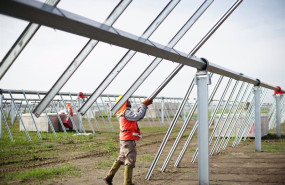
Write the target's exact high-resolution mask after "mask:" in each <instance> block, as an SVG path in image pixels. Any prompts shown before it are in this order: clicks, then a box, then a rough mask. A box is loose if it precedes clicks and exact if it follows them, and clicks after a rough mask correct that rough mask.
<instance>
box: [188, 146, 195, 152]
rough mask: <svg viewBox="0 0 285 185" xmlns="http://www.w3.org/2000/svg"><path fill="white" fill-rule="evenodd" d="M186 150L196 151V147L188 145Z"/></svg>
mask: <svg viewBox="0 0 285 185" xmlns="http://www.w3.org/2000/svg"><path fill="white" fill-rule="evenodd" d="M187 151H188V152H195V151H196V147H189V148H188V150H187Z"/></svg>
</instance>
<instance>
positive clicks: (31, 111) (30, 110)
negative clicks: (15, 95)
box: [23, 90, 42, 139]
mask: <svg viewBox="0 0 285 185" xmlns="http://www.w3.org/2000/svg"><path fill="white" fill-rule="evenodd" d="M23 95H24V98H25V100H26V103H27V106H28V109H29V112H30V114H31V117H32V120H33V123H34V126H35V128H36V131H37V134H38V137H39V139H42V136H41V134H40V132H39V130H38V126H37V123H36V121H35V118H34V116H33V110H32V109H31V108H30V106H29V102H28V100H27V97H26V94H25V91H24V90H23Z"/></svg>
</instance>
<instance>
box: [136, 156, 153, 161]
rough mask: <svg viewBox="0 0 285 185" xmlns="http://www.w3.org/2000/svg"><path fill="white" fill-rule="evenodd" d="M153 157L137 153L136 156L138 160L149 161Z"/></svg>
mask: <svg viewBox="0 0 285 185" xmlns="http://www.w3.org/2000/svg"><path fill="white" fill-rule="evenodd" d="M153 159H154V156H151V155H139V156H138V160H140V161H146V162H151V161H153Z"/></svg>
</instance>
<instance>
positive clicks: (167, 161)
mask: <svg viewBox="0 0 285 185" xmlns="http://www.w3.org/2000/svg"><path fill="white" fill-rule="evenodd" d="M211 75H212V74H211ZM222 79H223V76H220V77H219V80H218V82H217V83H216V85H215V88H214V89H213V91H212V93H211V96H210V98H209V102H211V101H212V99H213V97H214V96H215V94H216V92H217V89H218V87H219V86H220V84H221V82H222ZM187 102H188V101H187ZM187 102H186V104H187ZM186 104H185V106H184V107H183V108H184V110H185V107H186ZM196 108H197V101H196V102H195V103H194V106H193V107H191V110H190V112H189V114H188V116H187V118H186V120H185V122H184V123H183V125H182V127H181V129H180V131H179V133H178V135H177V137H176V139H175V141H174V143H173V145H172V147H171V149H170V151H169V153H168V155H167V158H166V159H165V161H164V163H163V166H162V168H161V171H163V172H164V171H165V169H166V167H167V165H168V163H169V161H170V159H171V157H172V156H173V154H174V151H175V150H176V148H177V146H178V144H179V142H180V140H181V138H182V136H183V134H184V132H185V130H186V128H187V126H188V124H189V123H190V120H191V118H192V117H193V115H194V113H195V110H196ZM195 125H196V126H195ZM195 125H194V127H193V129H194V128H195V129H194V130H195V131H196V129H197V122H196V123H195ZM193 129H192V131H193ZM195 131H194V132H195ZM194 132H193V133H194ZM190 135H191V134H190ZM191 138H192V137H191Z"/></svg>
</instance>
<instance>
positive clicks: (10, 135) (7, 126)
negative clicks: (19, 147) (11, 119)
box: [0, 106, 14, 141]
mask: <svg viewBox="0 0 285 185" xmlns="http://www.w3.org/2000/svg"><path fill="white" fill-rule="evenodd" d="M0 109H1V116H2V118H3V120H4V123H5V125H6V128H7V132H8V134H9V137H10V140H11V141H14V139H13V136H12V134H11V131H10V129H9V125H8V122H7V119H6V118H5V114H4V110H3V109H2V107H1V106H0ZM0 139H2V137H1V138H0Z"/></svg>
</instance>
